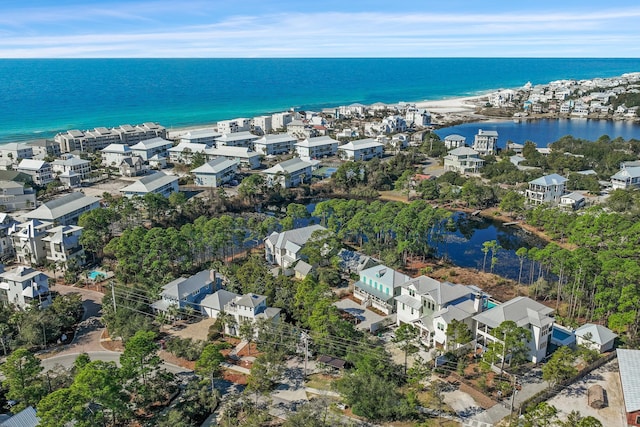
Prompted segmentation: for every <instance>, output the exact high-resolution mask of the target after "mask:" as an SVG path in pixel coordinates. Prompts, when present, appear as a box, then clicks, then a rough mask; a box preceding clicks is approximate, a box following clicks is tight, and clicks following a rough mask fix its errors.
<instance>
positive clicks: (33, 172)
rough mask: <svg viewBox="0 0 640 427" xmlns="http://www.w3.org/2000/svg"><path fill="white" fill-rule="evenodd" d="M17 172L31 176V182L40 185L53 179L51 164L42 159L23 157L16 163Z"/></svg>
mask: <svg viewBox="0 0 640 427" xmlns="http://www.w3.org/2000/svg"><path fill="white" fill-rule="evenodd" d="M18 172H22V173H26V174H27V175H29V176H31V180H32V181H33V183H34V184H35V185H38V186H41V187H42V186H45V185H47V184H48V183H50V182H51V181H53V170H52V169H51V165H50V164H49V163H47V162H45V161H43V160H33V159H24V160H22V161H21V162H20V164H19V165H18Z"/></svg>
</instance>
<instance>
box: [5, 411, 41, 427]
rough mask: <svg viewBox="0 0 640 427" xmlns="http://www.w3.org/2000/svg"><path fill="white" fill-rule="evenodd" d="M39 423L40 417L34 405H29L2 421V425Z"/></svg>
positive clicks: (33, 426)
mask: <svg viewBox="0 0 640 427" xmlns="http://www.w3.org/2000/svg"><path fill="white" fill-rule="evenodd" d="M39 424H40V419H39V418H38V416H37V415H36V410H35V409H33V406H28V407H26V408H25V409H23V410H22V411H20V412H18V413H17V414H15V415H14V416H12V417H11V418H9V419H8V420H5V421H4V422H2V423H1V424H0V427H36V426H37V425H39Z"/></svg>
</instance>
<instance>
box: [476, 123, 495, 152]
mask: <svg viewBox="0 0 640 427" xmlns="http://www.w3.org/2000/svg"><path fill="white" fill-rule="evenodd" d="M471 148H473V149H474V150H476V151H477V152H478V153H480V154H481V155H483V156H487V155H493V154H496V153H497V152H498V132H496V131H495V130H482V129H478V133H477V134H476V136H475V137H474V140H473V145H472V146H471Z"/></svg>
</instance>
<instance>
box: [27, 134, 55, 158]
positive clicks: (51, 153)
mask: <svg viewBox="0 0 640 427" xmlns="http://www.w3.org/2000/svg"><path fill="white" fill-rule="evenodd" d="M27 145H28V146H29V147H31V150H32V151H33V158H34V159H38V160H44V159H45V157H53V158H56V157H60V154H61V151H60V144H58V143H57V142H55V141H52V140H50V139H36V140H35V141H31V142H27Z"/></svg>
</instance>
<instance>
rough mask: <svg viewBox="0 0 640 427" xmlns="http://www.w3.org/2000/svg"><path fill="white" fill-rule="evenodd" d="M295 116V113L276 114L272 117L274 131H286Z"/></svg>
mask: <svg viewBox="0 0 640 427" xmlns="http://www.w3.org/2000/svg"><path fill="white" fill-rule="evenodd" d="M293 116H294V115H293V113H291V112H289V111H284V112H281V113H274V114H272V115H271V126H273V129H274V130H285V129H286V128H287V125H288V124H289V123H291V121H292V120H293Z"/></svg>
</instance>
